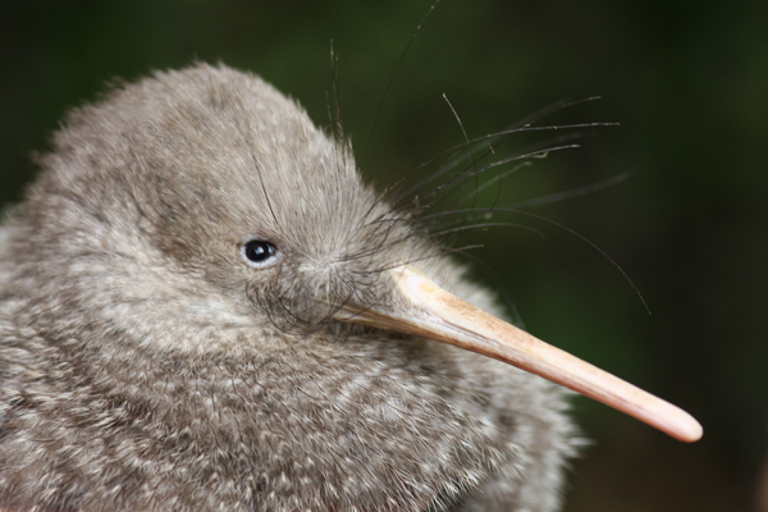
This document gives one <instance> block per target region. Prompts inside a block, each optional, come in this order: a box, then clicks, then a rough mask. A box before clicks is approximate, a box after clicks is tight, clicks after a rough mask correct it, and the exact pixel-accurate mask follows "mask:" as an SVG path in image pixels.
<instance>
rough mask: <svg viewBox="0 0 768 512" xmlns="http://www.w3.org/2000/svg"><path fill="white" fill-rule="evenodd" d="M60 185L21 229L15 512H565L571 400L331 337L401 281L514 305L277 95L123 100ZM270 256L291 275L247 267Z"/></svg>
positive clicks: (6, 373)
mask: <svg viewBox="0 0 768 512" xmlns="http://www.w3.org/2000/svg"><path fill="white" fill-rule="evenodd" d="M39 164H40V166H41V168H42V171H41V173H40V175H39V177H38V180H37V181H36V182H35V184H34V185H33V186H32V187H31V188H30V189H29V191H28V194H27V198H26V199H25V201H24V202H22V203H21V204H19V205H18V206H17V207H16V208H15V209H14V210H13V211H12V212H11V214H10V215H9V217H8V219H7V220H6V222H5V223H4V226H3V227H2V228H1V229H0V256H1V257H0V509H4V510H10V511H18V512H26V511H40V512H48V511H60V512H100V511H103V512H107V511H109V512H117V511H133V512H138V511H178V512H182V511H185V512H186V511H189V512H192V511H195V512H204V511H265V512H266V511H309V510H312V511H376V510H381V511H400V510H408V511H413V510H425V511H426V510H434V511H439V510H455V511H459V510H462V511H470V510H472V511H475V510H477V511H480V510H484V511H493V510H499V511H501V510H504V511H510V510H515V511H532V512H533V511H537V512H549V511H554V510H557V509H558V508H559V504H560V501H561V499H560V498H561V488H562V484H563V468H564V465H565V464H566V462H567V459H568V458H570V457H572V456H573V455H574V452H575V447H576V446H577V445H578V439H577V437H576V436H575V433H574V428H573V426H572V424H571V422H570V420H569V419H568V417H567V414H566V409H567V407H566V403H565V400H564V395H565V392H564V391H563V390H561V388H559V387H558V386H556V385H554V384H550V383H549V382H546V381H544V380H542V379H540V378H538V377H535V376H532V375H529V374H527V373H525V372H522V371H520V370H517V369H515V368H512V367H509V366H507V365H504V364H501V363H498V362H496V361H493V360H490V359H487V358H484V357H482V356H478V355H475V354H471V353H465V352H463V351H461V350H458V349H455V348H453V347H450V346H446V345H443V344H440V343H437V342H434V341H431V340H425V339H419V338H413V337H409V336H405V335H400V334H394V333H389V332H385V331H381V330H377V329H374V328H368V327H363V326H353V325H346V324H341V323H339V322H335V321H328V308H329V307H333V306H334V303H333V301H334V300H335V301H340V300H344V299H345V298H349V297H354V298H355V299H356V300H370V301H374V300H377V297H382V296H384V295H385V294H386V291H387V287H388V286H390V285H389V284H388V283H386V282H378V280H377V279H378V276H379V275H380V270H381V269H384V268H389V267H391V266H392V265H396V264H400V263H406V262H411V263H413V264H414V265H415V266H417V267H418V268H419V269H420V270H421V271H422V272H423V273H425V274H427V275H428V276H430V277H431V278H432V279H433V280H435V281H436V282H438V283H439V284H440V285H441V286H444V287H445V288H446V289H449V290H451V291H452V292H453V293H455V294H457V295H459V296H461V297H462V298H464V299H465V300H467V301H469V302H472V303H474V304H475V305H477V306H479V307H481V308H483V309H485V310H486V311H490V312H495V313H498V310H497V308H496V307H495V305H494V296H493V294H492V293H489V292H488V291H487V290H484V289H482V288H479V287H477V286H476V285H474V284H472V283H470V282H468V281H467V280H466V279H465V278H464V277H463V270H462V268H461V267H459V266H458V265H456V264H455V263H453V262H452V261H451V260H449V259H448V258H446V257H445V256H443V255H441V254H440V252H439V249H438V248H437V247H436V246H434V244H433V243H432V242H429V241H428V240H424V239H423V238H422V237H419V236H418V231H416V230H414V228H413V223H412V222H411V221H410V219H408V218H407V216H406V215H404V214H403V213H402V212H397V211H392V210H391V209H390V208H389V206H388V205H387V202H386V201H383V200H381V199H380V198H379V197H378V196H377V194H376V192H375V191H374V190H373V189H372V188H370V187H369V186H367V185H366V184H365V183H364V182H363V181H362V179H361V177H360V175H359V173H358V171H357V169H356V166H355V163H354V159H353V158H352V156H351V152H350V151H349V149H348V148H346V147H344V146H343V145H341V144H339V143H337V142H335V141H334V140H333V139H332V137H329V136H328V135H327V134H325V133H324V132H322V131H320V130H318V129H316V128H315V127H314V126H313V125H312V123H311V122H310V120H309V119H308V117H307V116H306V114H305V113H304V111H303V110H302V109H301V108H300V107H298V106H297V105H296V104H295V102H293V101H291V100H289V99H287V98H285V97H284V96H283V95H281V94H280V93H279V92H277V91H276V90H275V89H273V88H272V87H271V86H269V85H268V84H266V83H265V82H263V81H262V80H261V79H259V78H258V77H256V76H254V75H251V74H247V73H242V72H238V71H234V70H232V69H229V68H227V67H225V66H221V65H220V66H217V67H213V66H209V65H205V64H198V65H195V66H193V67H191V68H189V69H186V70H183V71H178V72H167V73H156V74H154V75H153V76H152V77H150V78H147V79H144V80H142V81H140V82H138V83H136V84H132V85H122V86H119V87H118V88H116V89H115V90H113V91H112V92H110V93H108V94H107V95H105V96H104V97H103V98H102V99H101V100H100V101H99V102H97V103H96V104H95V105H93V106H86V107H83V108H80V109H78V110H75V111H73V112H71V113H70V114H69V116H68V118H67V120H66V123H65V125H64V128H62V129H61V131H59V132H58V133H57V134H56V135H55V138H54V142H53V150H52V151H51V153H50V154H48V155H45V156H42V157H40V159H39ZM253 237H257V238H260V239H265V240H270V241H272V242H273V243H274V244H275V246H276V247H278V248H279V251H280V252H279V258H278V261H277V263H276V264H274V265H271V266H268V267H265V268H252V267H251V266H249V265H247V264H246V262H245V261H244V259H243V257H242V255H241V253H240V247H241V246H242V244H243V242H244V241H245V240H248V239H249V238H253ZM371 248H376V249H377V250H371ZM318 297H326V301H325V304H323V303H322V302H318ZM327 297H331V298H332V299H333V300H331V301H330V304H328V300H327Z"/></svg>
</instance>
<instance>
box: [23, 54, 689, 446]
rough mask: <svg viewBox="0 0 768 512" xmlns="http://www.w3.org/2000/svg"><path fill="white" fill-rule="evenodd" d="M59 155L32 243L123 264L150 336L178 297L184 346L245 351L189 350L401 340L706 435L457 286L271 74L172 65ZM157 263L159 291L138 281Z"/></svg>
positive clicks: (66, 135) (95, 111)
mask: <svg viewBox="0 0 768 512" xmlns="http://www.w3.org/2000/svg"><path fill="white" fill-rule="evenodd" d="M107 114H108V115H107ZM55 145H56V151H55V152H54V153H52V154H51V155H50V156H48V157H44V158H43V165H44V167H47V168H49V169H52V170H53V171H52V172H49V173H48V174H46V175H45V176H44V177H43V179H42V180H41V181H40V182H39V183H38V184H37V185H36V186H35V188H34V189H33V192H32V196H31V199H30V201H28V202H27V203H26V204H27V208H28V209H29V211H28V215H29V216H35V215H38V217H39V218H38V222H37V226H38V227H39V228H40V229H37V230H35V229H32V230H31V232H30V234H29V236H30V237H32V238H34V237H40V236H45V237H52V236H53V237H57V236H62V237H63V236H64V233H69V234H68V235H67V236H68V238H67V240H65V242H63V245H64V246H66V247H67V248H69V249H68V250H71V251H72V252H77V251H81V252H82V251H88V252H91V253H93V252H94V251H96V252H97V251H105V252H109V253H110V255H111V256H112V257H113V260H114V258H116V257H119V258H120V261H121V262H122V263H121V265H122V267H121V266H119V265H118V266H117V267H115V266H112V267H110V269H109V272H108V274H109V276H110V277H109V280H108V281H107V282H106V283H105V282H103V281H102V282H100V283H98V284H99V286H101V287H102V288H105V290H106V291H105V292H103V293H107V294H108V293H109V290H110V289H119V290H120V293H122V294H126V293H128V294H131V293H133V294H134V295H135V298H136V301H140V300H144V301H146V304H147V306H146V309H147V311H145V312H144V314H143V315H142V317H141V320H136V321H135V322H133V323H132V324H131V327H130V328H131V329H133V330H134V331H135V333H136V335H137V337H138V338H139V339H142V340H145V339H147V340H148V339H152V337H151V336H149V335H148V334H147V332H148V331H147V329H149V327H147V326H149V325H154V326H155V328H157V326H165V325H166V324H165V323H164V322H169V321H170V320H167V318H168V315H166V312H165V311H166V310H165V309H164V308H166V307H169V306H167V305H166V303H167V302H168V301H167V300H166V299H168V298H169V297H172V298H173V301H172V302H173V303H174V304H175V305H174V307H176V308H178V307H183V308H185V310H186V311H187V312H188V313H190V314H191V315H192V316H191V317H190V318H194V319H195V320H194V321H191V322H187V323H186V324H185V326H183V327H184V329H182V328H181V327H179V326H176V328H174V332H177V333H180V334H178V335H177V336H176V337H168V336H166V337H164V338H163V339H164V340H166V341H163V343H164V345H163V347H164V348H171V349H173V350H177V351H178V350H191V351H217V350H220V351H225V350H231V349H232V346H233V345H234V344H236V342H232V341H231V340H230V341H229V342H227V343H226V344H217V342H216V343H215V342H210V340H212V339H214V337H213V336H208V337H205V336H202V337H200V336H197V337H196V339H198V340H203V341H200V342H196V343H193V342H190V341H189V340H190V339H191V338H193V337H192V336H190V335H189V332H190V330H195V329H196V330H198V331H206V330H207V331H208V332H212V331H214V330H222V329H226V328H228V327H232V328H233V329H235V328H237V329H240V328H243V327H244V326H245V327H248V326H254V325H259V326H261V327H263V328H267V324H269V325H270V326H272V327H273V328H274V329H275V332H279V333H282V334H283V335H284V336H292V335H295V333H296V332H297V331H300V332H305V331H307V330H310V331H311V330H313V329H339V328H341V327H340V326H353V327H350V328H352V329H354V328H357V329H359V328H360V327H359V326H365V327H364V328H366V329H370V328H374V329H380V330H389V331H395V332H399V333H405V334H410V335H417V336H420V337H425V338H431V339H435V340H438V341H442V342H446V343H449V344H452V345H456V346H459V347H461V348H464V349H468V350H471V351H474V352H478V353H481V354H484V355H486V356H489V357H493V358H496V359H499V360H501V361H504V362H507V363H510V364H512V365H515V366H517V367H520V368H523V369H525V370H527V371H530V372H533V373H536V374H538V375H541V376H543V377H545V378H547V379H550V380H552V381H554V382H557V383H559V384H563V385H565V386H567V387H569V388H572V389H574V390H576V391H579V392H581V393H583V394H585V395H588V396H591V397H593V398H596V399H598V400H600V401H602V402H604V403H606V404H608V405H610V406H612V407H615V408H617V409H620V410H622V411H624V412H627V413H629V414H631V415H633V416H635V417H637V418H639V419H641V420H643V421H646V422H648V423H649V424H651V425H653V426H655V427H657V428H660V429H661V430H664V431H665V432H667V433H669V434H671V435H673V436H674V437H677V438H679V439H682V440H685V441H693V440H696V439H698V438H699V437H700V436H701V427H700V426H699V425H698V423H696V421H695V420H694V419H693V418H691V417H690V416H689V415H688V414H687V413H685V412H683V411H681V410H679V409H677V408H676V407H674V406H672V405H671V404H669V403H667V402H664V401H663V400H660V399H658V398H656V397H654V396H652V395H650V394H648V393H646V392H644V391H642V390H639V389H638V388H636V387H634V386H632V385H630V384H627V383H626V382H624V381H622V380H620V379H618V378H616V377H614V376H612V375H610V374H608V373H606V372H604V371H602V370H599V369H597V368H595V367H593V366H591V365H589V364H587V363H585V362H583V361H581V360H579V359H577V358H575V357H573V356H571V355H569V354H567V353H565V352H563V351H561V350H559V349H557V348H555V347H552V346H550V345H548V344H546V343H544V342H542V341H540V340H538V339H536V338H534V337H533V336H531V335H530V334H528V333H526V332H524V331H522V330H520V329H518V328H516V327H514V326H512V325H510V324H508V323H506V322H504V321H502V320H499V319H498V318H496V317H494V316H492V315H490V314H488V313H486V312H485V311H483V310H482V309H480V308H478V307H477V306H476V305H473V304H472V302H475V303H477V301H475V300H473V299H472V298H471V297H463V298H459V296H457V294H454V293H451V291H449V290H452V287H453V286H454V285H455V279H452V278H451V277H450V275H451V273H452V271H455V270H456V266H455V265H454V264H453V263H451V262H450V261H448V260H447V259H445V258H444V257H443V256H441V254H440V251H439V250H438V248H437V247H436V245H435V244H434V243H433V242H431V241H429V239H428V238H424V237H422V236H419V234H420V231H419V227H418V225H417V224H416V223H415V222H414V220H413V218H412V217H411V216H410V215H409V214H408V212H406V211H404V210H402V209H397V208H393V207H391V206H390V205H388V203H387V201H386V200H385V199H382V198H381V197H380V196H379V195H377V194H376V193H375V192H374V190H373V189H372V188H371V187H370V186H368V185H366V184H365V183H363V182H362V180H361V178H360V176H359V174H358V172H357V169H356V167H355V163H354V159H353V158H352V156H351V153H350V151H349V149H348V147H346V146H345V144H344V143H342V142H338V141H336V140H334V139H333V138H332V137H328V135H327V134H325V133H323V132H322V131H319V130H317V129H316V128H315V127H314V126H313V125H312V123H311V122H310V120H309V118H308V117H307V115H306V114H305V113H304V112H303V111H302V110H301V109H300V108H299V107H297V105H296V104H295V103H294V102H293V101H291V100H289V99H287V98H285V97H284V96H282V95H281V94H280V93H278V92H277V91H276V90H275V89H273V88H272V87H271V86H269V85H267V84H266V83H265V82H263V81H262V80H261V79H259V78H257V77H255V76H252V75H247V74H243V73H239V72H235V71H232V70H229V69H226V68H223V67H222V68H214V67H210V66H206V65H199V66H196V67H194V68H192V69H190V70H186V71H182V72H168V73H158V74H156V75H155V76H154V78H153V79H151V80H145V81H143V82H140V83H139V84H137V85H134V86H130V87H125V88H121V89H118V90H116V91H115V92H112V93H111V94H110V96H109V97H107V98H106V99H105V100H104V101H103V102H102V103H101V104H99V105H98V106H96V107H85V108H83V109H80V110H77V111H75V112H73V113H72V114H71V115H70V119H69V123H68V128H67V129H66V130H64V131H62V132H61V133H60V134H59V135H57V137H56V139H55ZM41 201H45V202H46V205H47V207H46V208H39V207H37V206H36V205H35V203H36V202H38V203H39V202H41ZM52 204H55V205H56V206H58V207H55V208H54V207H51V205H52ZM72 204H77V209H76V210H75V209H73V208H72V207H71V205H72ZM38 206H39V205H38ZM36 212H47V213H36ZM56 226H60V229H57V228H56ZM52 233H54V235H52ZM57 233H60V235H58V234H57ZM84 233H88V237H86V236H84ZM115 255H117V256H115ZM30 258H34V256H30ZM73 265H74V264H73ZM129 268H130V269H131V270H130V271H129V270H127V269H129ZM121 269H123V270H124V271H121ZM158 269H162V270H163V272H162V273H160V272H159V271H158V272H157V279H155V280H154V281H153V283H154V284H153V285H152V286H148V285H147V284H146V283H145V282H144V281H142V282H141V283H138V282H135V281H136V279H135V278H136V276H137V275H142V274H143V275H151V274H152V273H153V272H155V271H156V270H158ZM169 269H170V270H172V272H168V270H169ZM92 271H93V268H88V269H79V270H78V269H71V272H70V273H69V275H70V276H72V275H74V274H76V273H77V272H80V273H81V274H86V273H89V272H92ZM185 277H193V278H194V279H193V280H191V281H190V280H189V279H186V280H185V279H182V278H185ZM190 283H191V284H190ZM105 285H106V286H105ZM458 295H461V293H458ZM100 300H101V301H102V302H103V301H105V300H106V303H109V297H108V296H107V297H101V299H100ZM180 305H181V306H180ZM100 307H102V308H104V306H100ZM104 314H105V315H108V314H110V313H109V312H108V311H105V313H104ZM153 318H154V319H155V320H154V323H153V321H151V319H153ZM211 319H215V320H216V322H212V321H208V320H211ZM355 326H357V327H355ZM166 327H167V326H166ZM185 329H186V330H185ZM169 330H170V329H169ZM215 339H220V338H219V337H216V338H215ZM222 339H223V338H222ZM168 340H170V341H168ZM240 349H242V347H240ZM259 349H262V350H263V349H264V347H260V348H259Z"/></svg>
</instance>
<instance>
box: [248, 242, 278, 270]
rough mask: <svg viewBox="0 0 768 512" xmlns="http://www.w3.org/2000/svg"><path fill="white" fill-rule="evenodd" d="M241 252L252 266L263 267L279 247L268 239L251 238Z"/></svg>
mask: <svg viewBox="0 0 768 512" xmlns="http://www.w3.org/2000/svg"><path fill="white" fill-rule="evenodd" d="M241 252H242V253H243V256H244V257H245V259H246V260H247V261H248V262H249V263H251V264H252V266H257V267H261V266H264V265H266V264H268V263H269V262H270V260H271V259H273V258H274V257H275V253H276V252H277V249H276V248H275V246H274V245H272V244H271V243H269V242H267V241H266V240H250V241H248V242H246V243H244V244H243V247H242V250H241Z"/></svg>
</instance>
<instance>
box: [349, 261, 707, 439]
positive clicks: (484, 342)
mask: <svg viewBox="0 0 768 512" xmlns="http://www.w3.org/2000/svg"><path fill="white" fill-rule="evenodd" d="M390 272H391V273H392V277H393V278H394V280H395V290H394V293H395V294H396V295H398V294H399V295H400V297H395V300H393V301H391V302H389V301H388V304H394V305H393V306H390V307H388V308H385V307H384V306H383V305H382V306H374V307H372V308H364V307H360V306H357V305H354V304H349V305H347V306H345V307H344V308H343V309H342V310H341V311H339V312H338V313H336V315H335V318H336V319H338V320H343V321H348V322H356V323H361V324H366V325H371V326H374V327H379V328H382V329H389V330H394V331H398V332H403V333H407V334H415V335H418V336H422V337H425V338H431V339H435V340H438V341H443V342H446V343H450V344H451V345H455V346H457V347H461V348H464V349H467V350H471V351H473V352H477V353H480V354H483V355H486V356H490V357H493V358H496V359H498V360H500V361H503V362H505V363H509V364H511V365H514V366H517V367H518V368H522V369H524V370H527V371H529V372H531V373H535V374H537V375H540V376H542V377H544V378H546V379H549V380H551V381H553V382H556V383H558V384H561V385H563V386H566V387H568V388H571V389H573V390H574V391H578V392H579V393H581V394H583V395H586V396H588V397H591V398H594V399H595V400H598V401H600V402H602V403H604V404H606V405H609V406H611V407H613V408H615V409H618V410H619V411H622V412H625V413H626V414H629V415H630V416H633V417H635V418H637V419H639V420H640V421H644V422H645V423H647V424H649V425H651V426H653V427H655V428H657V429H659V430H661V431H663V432H666V433H667V434H669V435H670V436H672V437H674V438H676V439H679V440H680V441H685V442H694V441H698V440H699V439H700V438H701V436H702V428H701V425H700V424H699V422H698V421H696V420H695V419H694V418H693V417H692V416H691V415H690V414H688V413H687V412H685V411H683V410H682V409H680V408H678V407H676V406H674V405H672V404H670V403H669V402H666V401H664V400H662V399H660V398H658V397H656V396H654V395H651V394H650V393H647V392H646V391H643V390H642V389H640V388H638V387H636V386H633V385H632V384H629V383H628V382H625V381H623V380H621V379H619V378H618V377H615V376H614V375H611V374H610V373H608V372H605V371H603V370H601V369H599V368H597V367H595V366H592V365H591V364H589V363H587V362H584V361H582V360H581V359H579V358H577V357H574V356H572V355H570V354H569V353H567V352H565V351H563V350H560V349H559V348H556V347H553V346H551V345H548V344H547V343H545V342H543V341H541V340H539V339H537V338H535V337H533V336H531V335H530V334H528V333H527V332H525V331H523V330H521V329H519V328H517V327H515V326H513V325H510V324H508V323H506V322H504V321H502V320H499V319H498V318H496V317H494V316H492V315H489V314H488V313H486V312H484V311H482V310H480V309H478V308H476V307H475V306H472V305H471V304H469V303H467V302H465V301H463V300H461V299H459V298H458V297H456V296H454V295H452V294H450V293H448V292H447V291H445V290H443V289H442V288H440V287H439V286H437V285H436V284H435V283H434V282H433V281H431V280H430V279H429V278H427V277H426V276H425V275H423V274H422V273H420V272H419V271H418V270H416V269H415V268H413V267H411V266H409V265H404V266H401V267H398V268H396V269H394V270H392V271H390Z"/></svg>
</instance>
